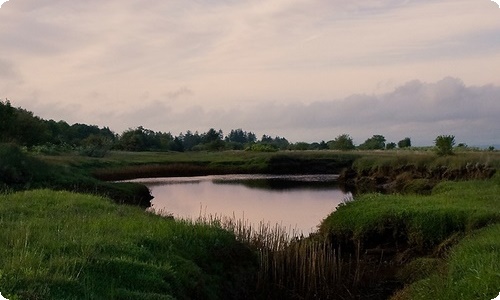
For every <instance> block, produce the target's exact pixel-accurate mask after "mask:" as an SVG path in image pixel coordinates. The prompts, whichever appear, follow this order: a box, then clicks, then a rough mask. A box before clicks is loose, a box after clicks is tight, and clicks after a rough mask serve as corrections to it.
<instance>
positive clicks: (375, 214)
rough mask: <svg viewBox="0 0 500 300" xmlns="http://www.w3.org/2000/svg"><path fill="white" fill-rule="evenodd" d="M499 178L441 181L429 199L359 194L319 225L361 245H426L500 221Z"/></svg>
mask: <svg viewBox="0 0 500 300" xmlns="http://www.w3.org/2000/svg"><path fill="white" fill-rule="evenodd" d="M499 195H500V176H499V175H498V174H497V175H496V176H495V177H494V178H493V179H491V180H487V181H486V180H476V181H466V182H442V183H440V184H439V185H438V186H436V187H435V188H434V189H433V192H432V195H430V196H419V195H381V194H365V195H361V196H359V197H358V198H357V199H356V201H353V202H350V203H348V204H347V205H345V206H341V207H339V208H338V209H337V210H336V211H335V213H333V214H331V215H330V216H328V217H327V218H326V219H325V220H324V221H323V223H322V225H321V231H322V232H323V233H329V234H333V235H335V236H336V237H337V238H351V237H352V238H353V239H355V240H357V239H361V240H362V241H363V242H364V243H368V245H367V246H369V244H370V243H371V242H372V241H373V242H374V243H378V242H380V240H381V239H396V240H401V239H403V240H401V241H402V242H407V243H409V244H410V245H411V246H418V247H420V248H425V247H432V246H435V245H436V244H438V243H440V242H441V241H443V240H444V239H446V238H447V237H448V236H450V235H451V234H453V233H454V232H458V231H460V232H469V231H471V230H473V229H477V228H480V227H483V226H485V225H487V224H491V223H495V222H499V221H500V202H499Z"/></svg>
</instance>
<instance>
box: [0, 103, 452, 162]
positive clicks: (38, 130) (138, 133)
mask: <svg viewBox="0 0 500 300" xmlns="http://www.w3.org/2000/svg"><path fill="white" fill-rule="evenodd" d="M451 137H452V136H450V137H449V138H448V140H446V139H445V141H444V142H443V139H437V140H436V145H438V142H439V145H442V144H443V143H446V141H447V142H448V145H446V147H449V143H450V140H449V139H450V138H451ZM0 143H16V144H18V145H20V146H26V147H28V148H30V149H31V150H34V151H40V152H44V153H46V154H50V152H57V151H64V150H68V151H69V150H78V151H79V152H80V153H81V154H82V155H87V156H95V157H99V156H104V155H105V154H106V152H107V151H109V150H123V151H177V152H184V151H222V150H250V151H268V152H272V151H278V150H326V149H332V150H342V151H348V150H354V149H360V150H384V149H395V148H409V147H411V146H412V144H411V139H410V138H409V137H405V138H404V139H402V140H400V141H399V142H397V143H395V142H387V141H386V138H385V137H384V136H383V135H373V136H372V137H370V138H368V139H366V140H365V141H364V142H363V143H361V144H360V145H358V146H356V145H355V144H354V142H353V139H352V137H351V136H350V135H349V134H341V135H339V136H337V137H336V138H334V139H333V140H330V141H328V142H325V141H321V142H314V143H306V142H297V143H290V142H289V141H288V140H287V139H286V138H284V137H279V136H275V137H271V136H270V135H265V134H264V135H263V136H262V137H261V138H260V139H257V136H256V134H255V133H253V132H249V131H244V130H243V129H241V128H239V129H232V130H231V131H230V132H229V133H228V134H227V135H224V134H223V132H222V130H220V129H219V130H216V129H214V128H210V129H209V130H208V131H207V132H204V133H199V132H197V131H196V132H192V131H190V130H188V131H186V132H185V133H180V134H179V135H178V136H174V135H172V134H171V133H170V132H162V131H153V130H150V129H147V128H144V127H142V126H139V127H137V128H130V129H128V130H126V131H124V132H123V133H121V134H116V133H115V132H113V131H111V130H110V129H109V128H108V127H102V128H99V127H98V126H95V125H86V124H79V123H76V124H73V125H69V124H68V123H66V122H65V121H57V122H56V121H54V120H44V119H41V118H39V117H37V116H35V115H34V114H33V113H32V112H30V111H27V110H25V109H23V108H16V107H13V106H12V105H11V103H10V102H9V101H8V100H6V101H1V100H0ZM453 143H454V137H453ZM445 152H446V153H449V151H448V150H445Z"/></svg>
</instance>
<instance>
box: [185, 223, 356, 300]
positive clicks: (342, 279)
mask: <svg viewBox="0 0 500 300" xmlns="http://www.w3.org/2000/svg"><path fill="white" fill-rule="evenodd" d="M193 222H195V223H199V224H206V225H209V226H215V227H220V228H223V229H225V230H228V231H230V232H233V233H234V235H235V237H236V239H237V240H238V241H240V242H242V243H245V244H247V245H250V247H251V248H253V249H254V250H255V251H257V252H258V254H259V270H258V274H257V286H256V289H257V295H261V296H262V297H264V298H267V299H274V298H276V297H286V298H300V299H304V298H305V299H329V298H331V297H332V295H334V294H336V295H337V297H338V295H339V294H342V293H345V294H348V293H349V290H350V289H352V288H355V286H356V285H357V284H358V283H359V281H360V278H361V277H362V274H361V270H362V268H361V267H360V266H361V263H360V260H359V253H358V255H356V254H351V255H349V254H347V255H342V251H341V249H340V247H335V246H334V244H333V243H331V242H330V241H328V240H327V239H325V238H322V237H321V238H320V237H319V236H317V235H315V234H312V235H311V236H309V237H304V236H303V235H302V233H301V232H298V231H297V230H295V229H293V228H290V227H285V226H282V225H281V224H274V225H272V224H271V223H269V222H265V221H261V222H259V223H258V224H252V223H250V222H249V221H248V220H246V219H245V218H244V217H243V218H236V217H235V216H234V215H233V216H230V217H228V216H223V215H208V216H207V215H201V214H200V216H199V217H198V218H197V219H196V220H195V221H193Z"/></svg>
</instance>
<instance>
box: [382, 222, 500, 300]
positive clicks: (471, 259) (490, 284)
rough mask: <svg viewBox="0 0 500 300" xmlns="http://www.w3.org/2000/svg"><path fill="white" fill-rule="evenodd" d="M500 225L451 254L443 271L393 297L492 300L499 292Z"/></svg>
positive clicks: (469, 239) (465, 241) (476, 234)
mask: <svg viewBox="0 0 500 300" xmlns="http://www.w3.org/2000/svg"><path fill="white" fill-rule="evenodd" d="M499 236H500V224H495V225H492V226H488V227H486V228H483V229H480V230H477V231H476V232H474V233H472V234H470V235H469V236H468V237H466V238H465V239H463V240H462V241H460V242H459V243H458V244H457V245H456V246H455V247H454V248H453V249H452V250H451V251H450V253H449V257H448V259H447V265H446V268H445V269H444V270H437V271H436V272H431V273H430V274H428V276H425V277H424V278H423V279H420V280H418V281H415V282H413V283H412V284H411V285H408V286H407V287H406V288H405V289H403V290H402V291H400V292H398V293H397V294H396V295H395V296H394V297H393V298H392V299H393V300H397V299H401V300H402V299H443V300H445V299H493V298H495V297H496V296H498V293H499V292H500V273H499V270H500V242H499V238H498V237H499Z"/></svg>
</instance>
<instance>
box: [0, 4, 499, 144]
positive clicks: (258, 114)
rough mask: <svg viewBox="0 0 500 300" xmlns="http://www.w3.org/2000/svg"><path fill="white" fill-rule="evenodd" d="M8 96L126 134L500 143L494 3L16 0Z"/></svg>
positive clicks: (49, 115) (5, 83) (9, 10)
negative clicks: (212, 131)
mask: <svg viewBox="0 0 500 300" xmlns="http://www.w3.org/2000/svg"><path fill="white" fill-rule="evenodd" d="M0 97H1V98H2V99H5V98H6V97H7V98H9V99H10V100H11V102H12V104H13V105H14V106H21V107H23V108H26V109H28V110H31V111H33V112H34V113H35V114H36V115H39V116H41V117H42V118H45V119H54V120H61V119H63V120H66V121H67V122H68V123H70V124H72V123H76V122H78V123H86V124H95V125H98V126H109V127H110V128H111V129H112V130H114V131H115V132H117V133H121V132H122V131H124V130H126V129H127V128H134V127H137V126H140V125H142V126H144V127H146V128H149V129H152V130H155V131H164V132H171V133H172V134H174V135H178V134H179V133H180V132H186V131H187V130H191V131H196V130H198V131H200V132H205V131H207V130H208V129H209V128H212V127H213V128H216V129H222V130H223V131H224V132H225V133H228V131H229V130H230V129H236V128H242V129H244V130H247V131H252V132H255V133H256V134H257V136H258V137H260V136H261V135H262V134H269V135H272V136H275V135H279V136H284V137H286V138H288V139H289V140H290V141H292V142H297V141H307V142H312V141H321V140H325V141H328V140H331V139H333V138H335V137H336V136H338V135H340V134H343V133H348V134H350V135H351V136H352V137H353V138H354V141H355V143H357V144H359V143H361V142H363V141H364V140H365V139H366V138H369V137H371V136H372V135H374V134H382V135H384V136H385V137H386V138H387V139H388V140H389V141H395V142H397V141H399V140H401V139H403V138H404V137H406V136H408V137H411V138H412V141H413V144H415V145H431V144H432V143H433V142H432V141H433V139H434V138H435V137H436V136H437V135H440V134H454V135H455V136H456V140H457V142H464V143H467V144H469V145H479V144H480V145H488V144H500V121H499V120H500V117H499V116H500V8H499V6H498V5H497V4H495V3H494V2H492V1H490V0H432V1H431V0H406V1H401V0H399V1H396V0H371V1H361V0H210V1H209V0H205V1H200V0H183V1H178V0H106V1H103V0H86V1H81V0H10V1H8V2H6V3H4V4H3V5H2V7H1V9H0Z"/></svg>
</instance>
